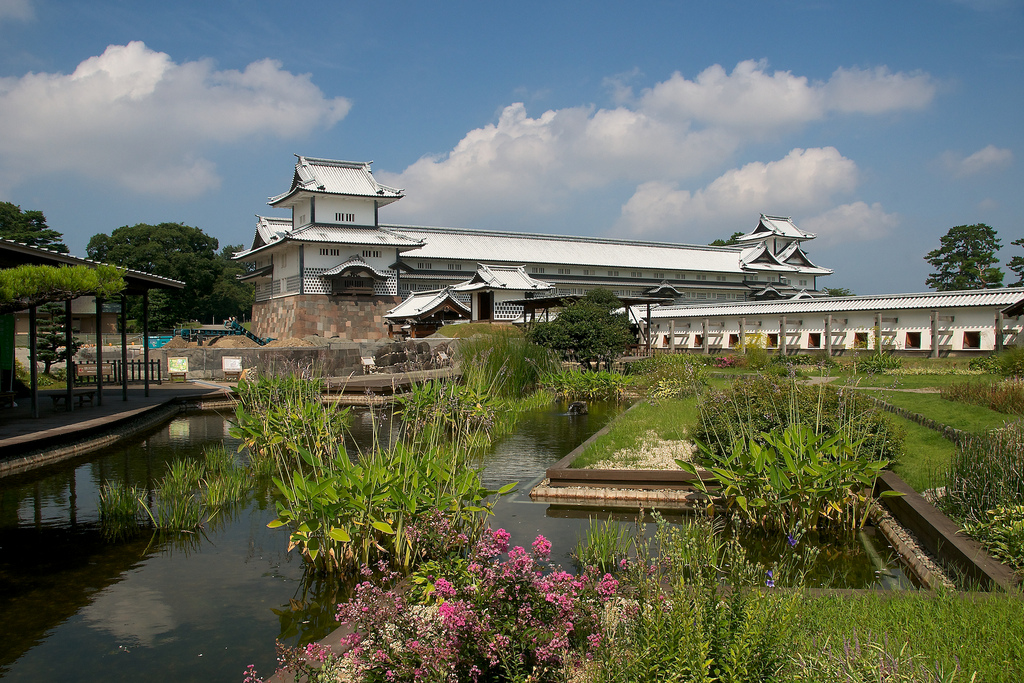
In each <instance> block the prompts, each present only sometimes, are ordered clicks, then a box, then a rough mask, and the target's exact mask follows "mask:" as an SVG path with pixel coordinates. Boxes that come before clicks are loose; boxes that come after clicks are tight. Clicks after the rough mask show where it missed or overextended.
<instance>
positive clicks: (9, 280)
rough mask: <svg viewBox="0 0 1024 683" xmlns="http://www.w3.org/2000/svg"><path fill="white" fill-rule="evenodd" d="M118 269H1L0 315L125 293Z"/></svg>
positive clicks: (82, 267) (73, 267) (78, 267)
mask: <svg viewBox="0 0 1024 683" xmlns="http://www.w3.org/2000/svg"><path fill="white" fill-rule="evenodd" d="M124 287H125V283H124V278H122V277H121V273H120V272H119V271H118V270H117V268H115V267H113V266H107V265H101V266H97V267H95V268H90V267H89V266H33V265H21V266H16V267H14V268H5V269H3V270H0V314H3V313H14V312H15V311H23V310H25V309H26V308H28V307H30V306H38V305H40V304H44V303H46V302H48V301H66V300H68V299H77V298H78V297H80V296H86V295H88V294H95V295H97V296H99V297H100V298H103V299H106V298H110V297H111V296H114V295H115V294H117V293H118V292H120V291H122V290H123V289H124Z"/></svg>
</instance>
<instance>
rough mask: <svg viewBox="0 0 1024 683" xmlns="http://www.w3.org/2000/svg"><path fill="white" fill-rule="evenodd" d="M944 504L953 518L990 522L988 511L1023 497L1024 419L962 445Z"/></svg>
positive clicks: (949, 475)
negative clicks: (988, 520)
mask: <svg viewBox="0 0 1024 683" xmlns="http://www.w3.org/2000/svg"><path fill="white" fill-rule="evenodd" d="M945 478H946V495H945V496H944V497H943V499H942V505H943V507H944V508H945V509H946V511H947V512H948V513H949V514H951V515H952V516H953V517H955V518H957V519H960V520H962V521H966V522H971V523H981V522H985V521H987V514H986V513H987V512H988V511H989V510H994V509H996V508H999V507H1012V506H1014V505H1019V504H1020V503H1021V501H1022V500H1024V421H1019V422H1015V423H1013V424H1011V425H1009V426H1008V427H1006V428H1005V429H1000V430H998V431H995V432H992V433H990V434H984V435H975V436H972V437H971V438H970V439H968V440H966V441H965V442H964V443H963V444H960V445H959V446H958V447H957V449H956V451H955V452H954V454H953V459H952V461H951V462H950V465H949V469H948V470H947V472H946V477H945Z"/></svg>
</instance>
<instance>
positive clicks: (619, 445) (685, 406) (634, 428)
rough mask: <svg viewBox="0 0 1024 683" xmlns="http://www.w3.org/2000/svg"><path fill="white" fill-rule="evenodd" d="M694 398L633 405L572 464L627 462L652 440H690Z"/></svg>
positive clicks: (694, 413)
mask: <svg viewBox="0 0 1024 683" xmlns="http://www.w3.org/2000/svg"><path fill="white" fill-rule="evenodd" d="M695 403H696V400H695V399H694V398H692V397H691V398H685V399H677V398H664V399H660V400H658V401H657V402H654V401H652V400H648V401H642V402H641V403H638V404H634V405H633V407H631V408H630V409H629V410H627V411H626V412H624V413H623V414H622V415H619V416H618V417H617V418H616V419H615V422H614V423H612V425H611V429H610V430H609V431H608V432H606V433H604V434H602V435H601V436H599V437H597V438H596V439H595V440H594V441H592V442H590V444H589V445H588V446H587V447H586V449H585V450H584V451H583V452H582V453H580V454H579V455H578V456H577V457H576V458H575V459H574V460H573V461H572V465H571V467H574V468H584V467H591V466H593V465H594V464H595V463H600V462H603V461H613V462H614V463H615V464H616V465H622V466H625V465H628V464H629V462H630V461H631V460H635V456H633V455H632V454H633V453H635V452H637V451H638V450H639V449H641V448H642V447H643V446H645V445H646V444H648V443H651V442H653V441H654V440H658V441H677V442H681V441H682V440H684V439H689V429H688V427H689V425H690V424H691V423H692V422H693V421H695V420H696V419H697V417H698V415H697V411H696V407H695Z"/></svg>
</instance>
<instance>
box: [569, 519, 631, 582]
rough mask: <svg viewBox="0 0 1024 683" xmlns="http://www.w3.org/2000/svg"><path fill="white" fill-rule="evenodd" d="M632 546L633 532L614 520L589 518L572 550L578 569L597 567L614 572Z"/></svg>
mask: <svg viewBox="0 0 1024 683" xmlns="http://www.w3.org/2000/svg"><path fill="white" fill-rule="evenodd" d="M633 547H634V537H633V533H632V532H631V531H630V529H629V528H627V527H626V526H624V525H622V524H619V523H618V522H617V521H616V520H614V519H611V518H608V519H604V520H596V519H594V518H593V517H591V518H590V521H589V526H588V528H587V531H586V534H585V535H584V536H582V537H577V539H576V547H575V549H574V550H573V551H572V558H573V561H574V562H575V563H576V566H577V567H578V568H579V569H586V568H587V567H597V569H599V570H600V571H601V572H616V571H618V570H619V567H620V562H624V561H627V560H628V559H629V556H630V551H631V550H632V549H633Z"/></svg>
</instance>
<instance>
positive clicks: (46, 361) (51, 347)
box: [36, 303, 82, 374]
mask: <svg viewBox="0 0 1024 683" xmlns="http://www.w3.org/2000/svg"><path fill="white" fill-rule="evenodd" d="M39 311H40V313H43V314H44V315H47V316H49V317H46V318H40V319H39V323H38V336H37V337H36V358H38V359H39V360H41V361H43V365H44V367H43V372H44V373H46V374H50V366H51V365H53V364H54V363H66V362H67V361H68V359H69V358H74V357H75V354H76V353H78V349H80V348H82V342H81V341H79V340H78V338H77V337H72V338H71V339H72V342H71V348H70V349H68V347H67V341H68V340H67V325H68V324H69V321H68V320H67V316H66V315H65V310H64V306H63V305H62V304H58V303H48V304H45V305H44V306H42V307H40V309H39ZM69 351H70V353H69Z"/></svg>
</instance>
